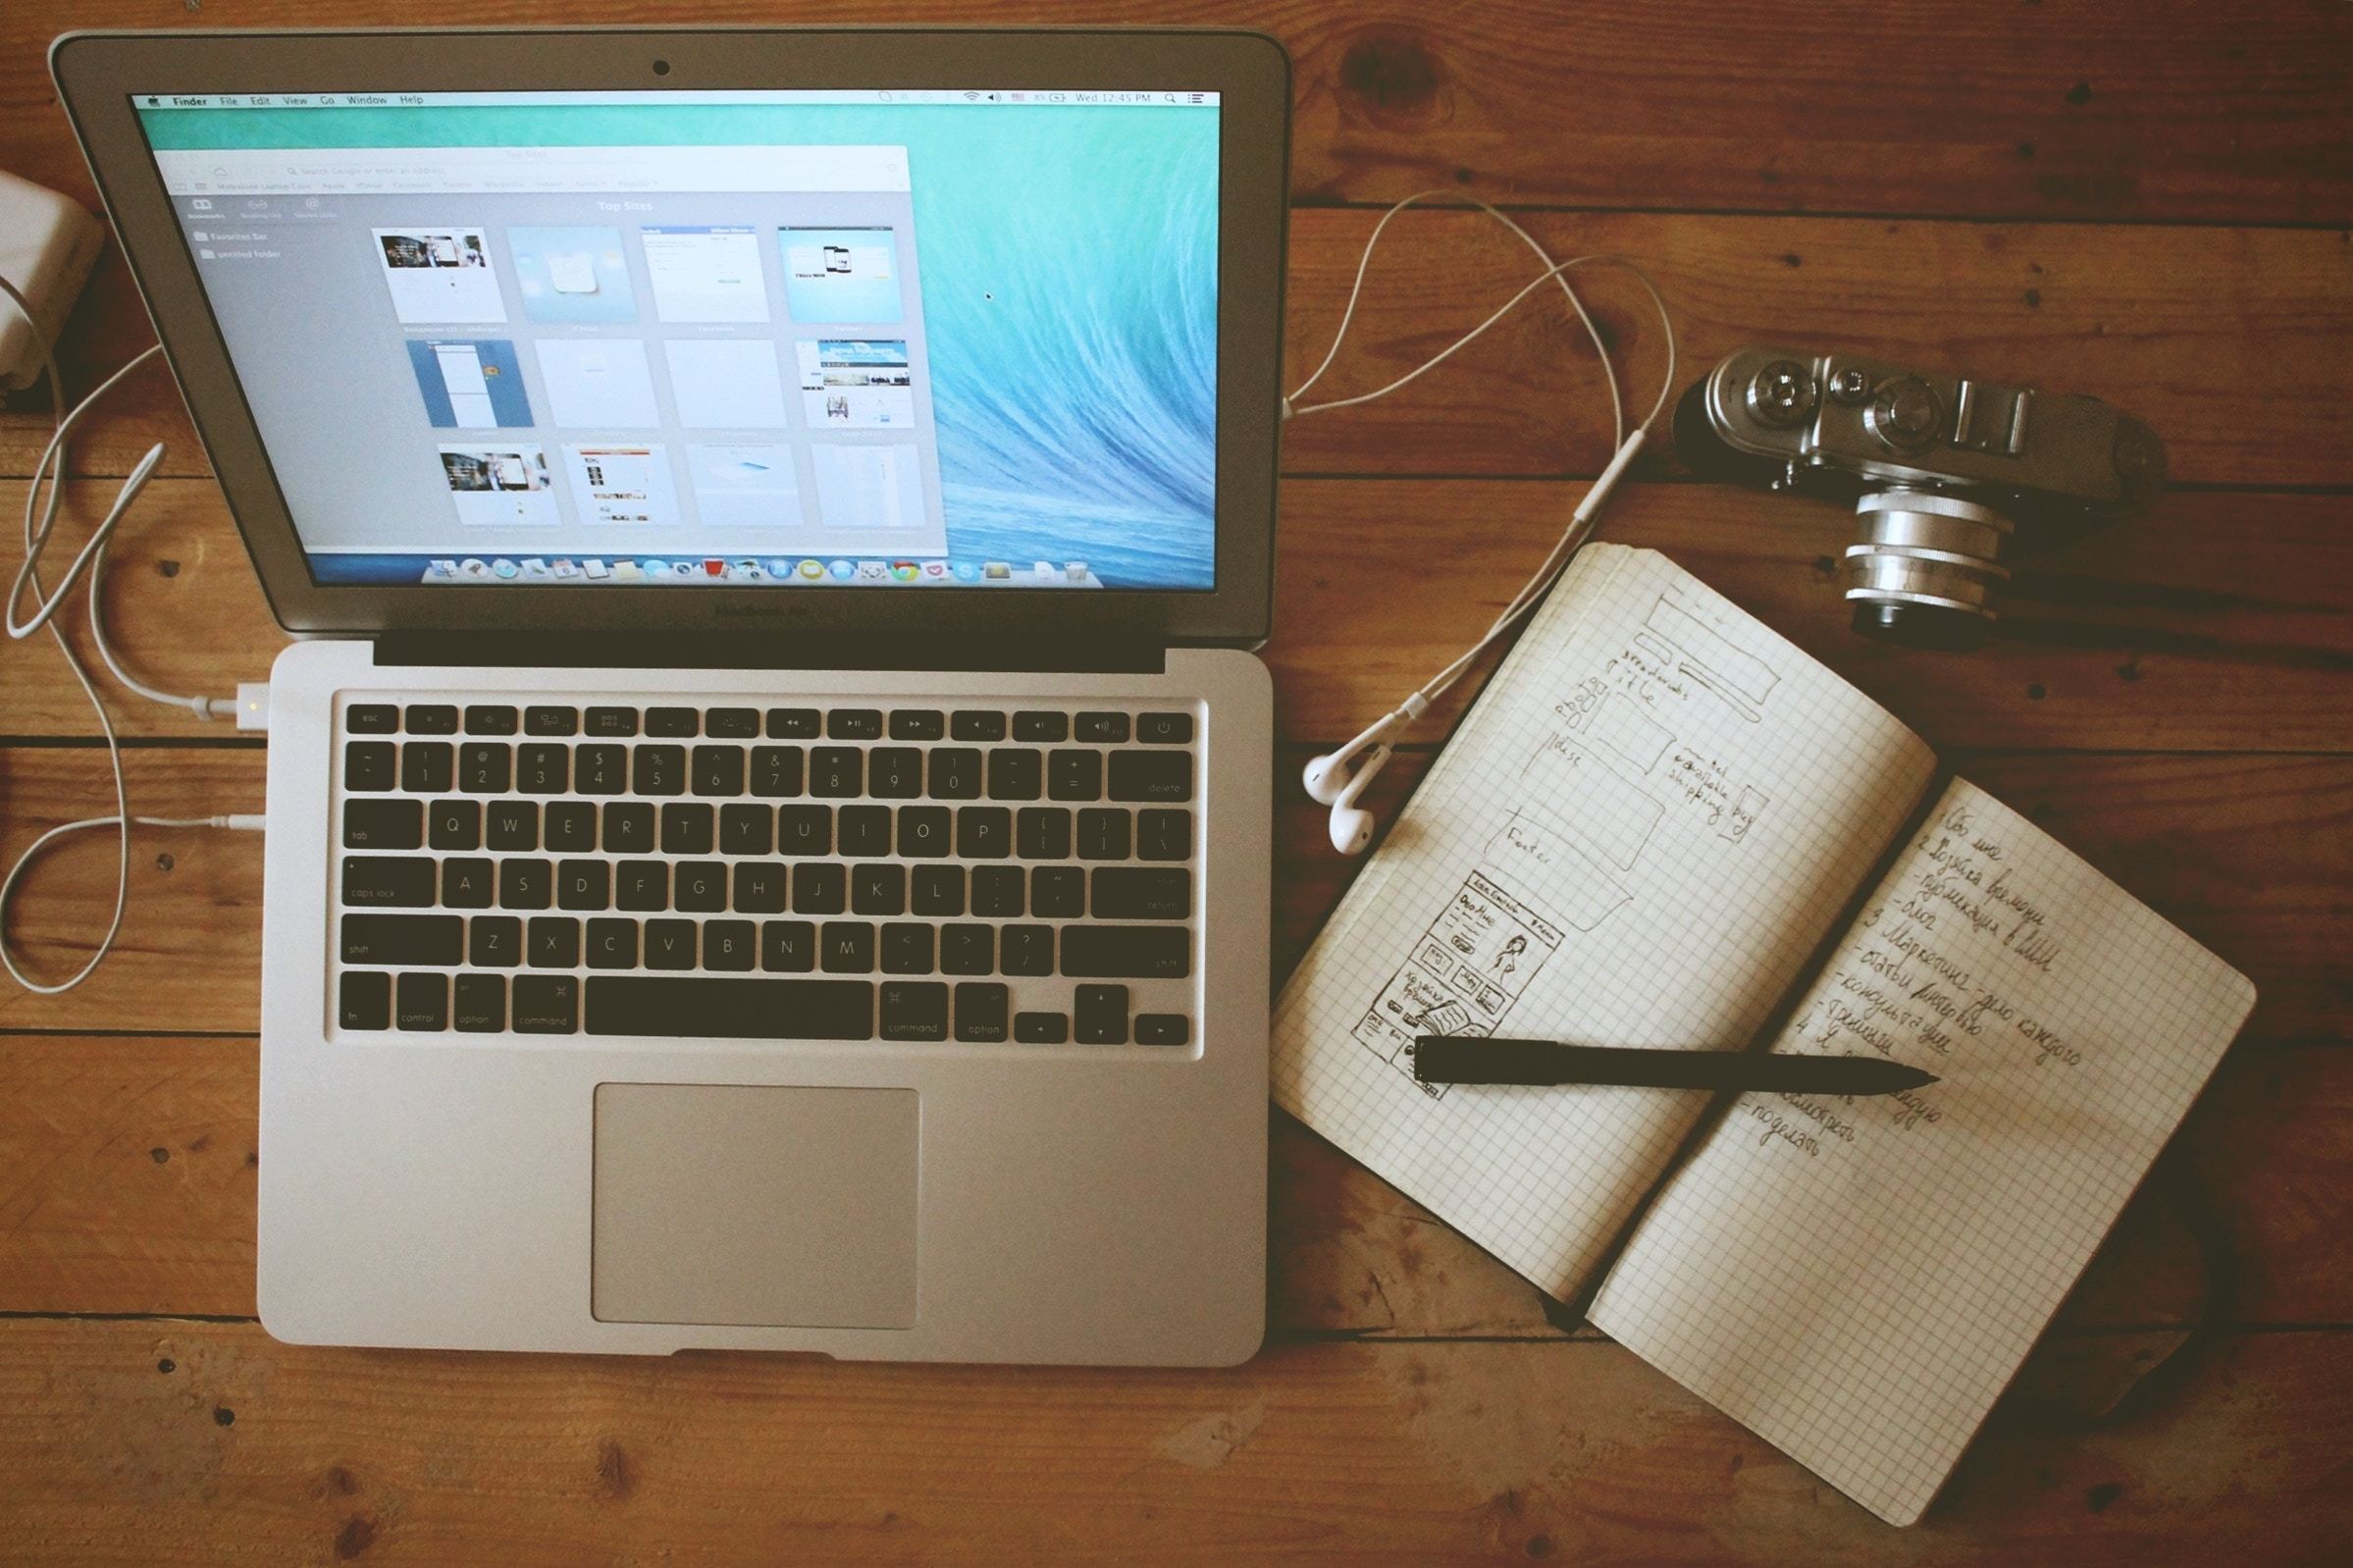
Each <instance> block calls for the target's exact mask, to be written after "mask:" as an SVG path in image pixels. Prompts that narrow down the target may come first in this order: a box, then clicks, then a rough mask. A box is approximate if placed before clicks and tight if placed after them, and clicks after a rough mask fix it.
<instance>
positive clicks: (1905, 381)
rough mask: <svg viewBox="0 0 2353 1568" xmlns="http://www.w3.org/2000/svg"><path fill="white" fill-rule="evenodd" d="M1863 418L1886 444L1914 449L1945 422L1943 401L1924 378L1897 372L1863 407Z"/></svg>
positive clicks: (1929, 440) (1934, 436) (1931, 439)
mask: <svg viewBox="0 0 2353 1568" xmlns="http://www.w3.org/2000/svg"><path fill="white" fill-rule="evenodd" d="M1862 420H1863V423H1864V425H1866V426H1868V427H1869V429H1870V432H1871V434H1872V435H1874V436H1876V437H1878V438H1879V439H1880V441H1881V442H1883V443H1884V444H1887V445H1888V446H1891V447H1893V448H1894V449H1895V450H1897V451H1900V452H1916V451H1919V450H1921V449H1922V448H1923V447H1925V446H1927V445H1928V444H1929V443H1930V442H1933V441H1934V440H1936V433H1937V431H1938V430H1939V429H1941V428H1942V427H1943V425H1944V422H1945V405H1944V404H1943V403H1941V402H1939V401H1938V400H1937V395H1936V389H1935V388H1934V387H1931V386H1929V385H1928V383H1927V382H1925V381H1923V380H1921V379H1920V378H1919V377H1917V376H1899V377H1897V378H1896V379H1895V380H1893V381H1890V382H1885V383H1882V384H1881V386H1880V388H1879V395H1878V396H1876V397H1874V398H1872V399H1871V406H1870V407H1868V408H1866V409H1864V410H1863V415H1862Z"/></svg>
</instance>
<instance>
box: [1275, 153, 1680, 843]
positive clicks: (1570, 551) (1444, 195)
mask: <svg viewBox="0 0 2353 1568" xmlns="http://www.w3.org/2000/svg"><path fill="white" fill-rule="evenodd" d="M1434 198H1435V199H1439V200H1443V201H1446V202H1448V203H1459V204H1461V205H1466V206H1470V207H1475V208H1477V209H1478V210H1479V211H1481V212H1484V213H1486V214H1487V215H1488V216H1489V217H1490V218H1492V219H1494V220H1495V221H1496V222H1497V223H1499V224H1501V225H1502V226H1503V227H1504V228H1506V229H1508V230H1510V231H1511V232H1512V233H1513V234H1515V235H1519V236H1520V238H1521V239H1522V240H1524V241H1525V242H1526V243H1527V245H1528V248H1529V249H1531V250H1533V251H1535V252H1536V254H1537V256H1538V258H1539V259H1540V260H1542V261H1543V264H1544V270H1543V272H1541V273H1538V274H1537V275H1536V277H1534V278H1532V279H1530V280H1529V282H1528V283H1527V285H1526V286H1525V287H1522V288H1521V289H1520V290H1519V292H1517V293H1515V294H1513V295H1512V296H1511V297H1510V298H1509V299H1506V300H1505V301H1504V302H1503V303H1502V304H1501V305H1498V306H1497V307H1496V308H1495V310H1494V311H1493V313H1492V314H1490V316H1489V317H1488V318H1487V319H1486V320H1485V321H1483V322H1481V323H1480V324H1479V325H1478V326H1476V327H1474V328H1472V329H1471V330H1470V331H1469V332H1467V333H1464V334H1463V335H1462V336H1461V337H1460V338H1457V339H1456V340H1454V341H1453V342H1451V343H1448V344H1447V345H1446V346H1445V347H1444V348H1441V349H1439V350H1438V352H1437V353H1436V354H1433V355H1432V356H1431V357H1430V358H1428V359H1426V360H1424V361H1423V362H1422V363H1421V364H1419V365H1416V366H1415V367H1414V368H1413V369H1411V370H1409V371H1407V372H1406V373H1405V374H1404V375H1402V376H1399V377H1398V378H1397V379H1396V380H1394V381H1392V382H1390V383H1388V385H1386V386H1385V387H1379V388H1376V389H1374V390H1373V391H1372V392H1362V393H1359V394H1358V395H1356V396H1353V397H1338V398H1333V399H1331V400H1330V401H1327V402H1320V403H1307V404H1301V403H1300V401H1299V399H1300V397H1302V396H1303V395H1305V393H1306V392H1307V391H1308V390H1309V389H1310V388H1312V387H1314V386H1315V384H1316V383H1317V382H1319V381H1321V380H1323V378H1324V373H1325V372H1326V371H1328V370H1330V369H1331V368H1332V365H1333V360H1335V359H1337V358H1338V357H1339V351H1340V343H1341V342H1342V341H1343V340H1345V339H1346V338H1347V336H1348V328H1349V326H1350V325H1351V324H1352V323H1353V322H1354V321H1355V319H1356V303H1357V299H1358V297H1359V296H1360V295H1361V294H1362V293H1363V291H1364V281H1365V273H1366V271H1367V270H1368V269H1369V268H1370V267H1371V266H1372V262H1373V250H1374V247H1375V246H1377V245H1379V244H1380V243H1381V235H1382V232H1383V231H1384V230H1386V229H1387V228H1388V226H1389V221H1390V220H1391V219H1393V218H1395V217H1396V216H1397V214H1399V213H1400V212H1403V211H1404V210H1405V209H1406V208H1408V207H1410V206H1413V205H1415V204H1417V203H1420V202H1424V201H1429V200H1432V199H1434ZM1580 267H1617V268H1620V269H1622V270H1624V271H1626V272H1629V273H1632V274H1633V275H1634V278H1635V281H1636V282H1638V283H1640V284H1641V285H1642V286H1643V290H1644V292H1646V293H1647V294H1648V295H1649V296H1650V304H1651V306H1652V308H1653V309H1655V310H1656V311H1657V312H1658V325H1659V329H1660V334H1661V338H1662V340H1663V342H1664V344H1665V348H1666V371H1665V374H1664V375H1663V376H1662V377H1661V378H1660V381H1659V388H1658V396H1657V398H1656V399H1655V400H1653V401H1652V402H1651V404H1650V411H1649V412H1648V413H1647V414H1645V415H1644V416H1643V418H1642V422H1641V423H1640V424H1638V425H1636V426H1635V427H1634V429H1633V431H1632V432H1629V431H1628V430H1627V429H1626V405H1625V398H1624V394H1623V393H1622V392H1620V390H1619V387H1618V371H1617V366H1616V365H1615V364H1613V363H1612V362H1611V360H1610V357H1609V348H1608V345H1607V344H1606V343H1605V342H1604V341H1603V340H1602V337H1601V332H1600V329H1599V328H1597V327H1596V326H1595V325H1594V318H1593V316H1592V315H1591V314H1590V313H1589V312H1588V311H1587V310H1586V308H1585V302H1584V301H1583V300H1582V299H1580V298H1579V297H1578V295H1577V291H1576V289H1575V288H1573V287H1570V284H1569V279H1568V275H1569V274H1570V273H1571V272H1573V271H1575V270H1576V269H1578V268H1580ZM1547 283H1557V284H1558V285H1559V286H1560V291H1561V293H1562V294H1564V295H1565V296H1567V299H1568V302H1569V308H1570V310H1572V311H1573V312H1575V313H1576V316H1577V320H1578V321H1579V322H1580V323H1581V324H1583V326H1584V328H1585V331H1586V336H1587V337H1589V338H1591V339H1592V340H1593V343H1594V351H1595V353H1596V354H1598V355H1599V356H1600V359H1601V373H1602V377H1603V379H1604V381H1605V382H1606V383H1607V385H1608V387H1609V418H1610V439H1611V441H1612V442H1613V443H1614V444H1615V445H1616V448H1617V450H1616V452H1615V453H1614V454H1613V455H1612V456H1611V457H1610V460H1609V462H1608V464H1607V465H1606V466H1604V467H1603V468H1602V470H1601V474H1600V477H1599V478H1597V479H1595V481H1594V483H1593V485H1592V486H1591V487H1590V488H1589V489H1588V490H1587V491H1586V493H1585V497H1584V499H1582V500H1580V501H1579V502H1578V503H1577V508H1576V510H1575V511H1574V512H1573V513H1571V514H1570V517H1569V522H1568V526H1567V527H1566V528H1565V529H1563V530H1562V531H1561V536H1560V538H1559V540H1558V541H1556V542H1555V543H1554V544H1553V546H1552V549H1551V550H1550V551H1549V552H1548V553H1547V554H1546V555H1545V556H1544V559H1543V562H1542V563H1541V564H1540V565H1539V566H1538V567H1537V569H1536V573H1535V575H1533V576H1532V577H1530V578H1529V579H1528V581H1527V583H1526V584H1524V585H1523V586H1522V587H1521V589H1520V591H1519V593H1517V594H1515V595H1514V596H1513V597H1512V600H1511V602H1510V603H1508V604H1506V605H1504V607H1503V611H1502V613H1501V614H1499V615H1497V616H1496V617H1495V619H1494V622H1493V623H1492V624H1491V625H1490V626H1489V627H1488V629H1487V632H1486V634H1485V635H1484V636H1482V637H1481V638H1480V639H1479V641H1478V642H1476V643H1474V644H1472V645H1471V647H1470V648H1469V649H1467V650H1465V651H1464V653H1462V655H1461V656H1460V657H1458V658H1456V659H1455V660H1454V661H1453V662H1452V663H1450V664H1448V665H1447V666H1446V667H1445V668H1443V669H1441V670H1439V671H1438V673H1437V674H1436V675H1434V676H1432V677H1431V678H1430V679H1429V680H1427V681H1425V682H1424V683H1423V684H1422V685H1421V686H1419V687H1417V688H1416V689H1415V690H1414V691H1413V692H1411V693H1409V694H1408V695H1407V696H1406V699H1405V701H1404V702H1402V703H1400V704H1398V705H1397V706H1395V707H1394V708H1391V709H1390V710H1389V711H1388V712H1386V713H1384V714H1383V715H1382V716H1381V717H1380V718H1378V719H1375V720H1374V721H1373V722H1372V723H1371V724H1370V725H1368V726H1366V728H1365V729H1364V731H1363V732H1362V733H1361V734H1359V735H1358V736H1357V737H1356V738H1355V739H1354V740H1352V741H1350V742H1348V743H1347V744H1346V745H1345V746H1342V747H1340V748H1339V749H1338V750H1337V751H1334V752H1330V753H1327V754H1326V755H1324V756H1322V757H1319V758H1315V759H1314V760H1313V761H1311V762H1309V763H1308V764H1307V768H1306V771H1305V773H1304V775H1303V781H1304V783H1305V784H1306V786H1307V793H1308V794H1309V795H1310V796H1312V797H1313V798H1314V799H1315V800H1316V801H1317V802H1319V803H1320V804H1322V805H1325V806H1329V807H1331V808H1332V845H1333V848H1334V849H1336V850H1338V851H1339V852H1340V853H1341V854H1343V855H1355V854H1358V853H1360V852H1362V851H1363V849H1364V848H1365V846H1366V845H1368V844H1370V843H1371V842H1372V841H1373V827H1374V822H1373V814H1372V812H1370V811H1368V810H1365V809H1364V808H1363V807H1362V806H1361V805H1359V804H1358V803H1359V802H1360V800H1361V799H1362V798H1363V795H1364V792H1365V790H1366V789H1367V788H1368V787H1369V786H1370V785H1371V784H1372V782H1373V780H1374V778H1375V777H1376V776H1378V775H1379V773H1380V772H1381V770H1382V768H1384V767H1386V765H1387V764H1388V759H1389V758H1390V756H1391V755H1393V750H1394V748H1393V743H1394V741H1395V739H1396V737H1397V736H1398V735H1399V734H1401V733H1402V732H1403V731H1404V730H1405V729H1406V728H1408V727H1409V726H1410V725H1412V724H1413V723H1414V722H1415V721H1416V720H1418V719H1419V718H1421V716H1422V715H1423V714H1424V713H1426V712H1428V711H1429V709H1430V706H1431V705H1432V704H1433V703H1435V702H1437V701H1438V699H1439V698H1440V697H1441V696H1443V695H1444V694H1445V692H1446V690H1447V688H1449V687H1451V686H1452V685H1453V684H1454V683H1455V682H1456V681H1459V680H1460V679H1462V677H1463V675H1464V674H1465V673H1466V672H1468V671H1469V669H1470V668H1471V666H1472V665H1473V664H1475V663H1477V662H1478V660H1479V656H1480V655H1481V654H1482V653H1486V652H1487V651H1488V649H1489V648H1490V647H1492V646H1493V644H1494V643H1495V641H1496V639H1498V638H1500V637H1502V636H1503V635H1504V633H1506V632H1507V631H1509V630H1510V629H1511V628H1512V627H1513V626H1514V625H1515V624H1516V623H1517V622H1518V621H1519V619H1520V617H1522V616H1523V615H1525V614H1527V613H1528V611H1530V610H1531V609H1533V608H1535V607H1536V605H1538V604H1539V603H1541V602H1543V597H1544V594H1545V591H1546V590H1548V589H1549V588H1550V587H1551V586H1552V582H1553V580H1554V579H1555V578H1557V577H1558V576H1559V575H1560V574H1561V571H1562V570H1563V569H1564V568H1565V567H1566V566H1567V565H1568V563H1569V560H1570V558H1571V557H1572V556H1574V555H1575V554H1576V552H1577V549H1578V548H1579V547H1580V546H1582V545H1583V544H1584V543H1585V542H1586V540H1587V539H1589V538H1591V537H1592V534H1593V529H1594V522H1595V518H1596V517H1598V516H1599V515H1600V511H1601V507H1602V505H1603V503H1604V502H1606V501H1607V500H1608V499H1609V496H1610V492H1611V491H1613V490H1615V489H1616V488H1617V484H1618V481H1619V480H1620V479H1621V478H1623V477H1624V475H1625V473H1626V470H1627V468H1628V467H1629V466H1630V465H1631V464H1632V463H1633V461H1634V459H1635V457H1636V456H1637V454H1639V453H1640V452H1641V450H1642V448H1643V443H1644V441H1645V439H1646V438H1647V436H1648V434H1649V430H1650V427H1651V425H1652V424H1654V423H1655V422H1656V421H1657V419H1658V416H1659V414H1660V413H1661V412H1663V411H1664V410H1665V408H1666V406H1667V399H1668V398H1669V397H1670V396H1672V395H1673V393H1674V390H1675V323H1674V321H1673V320H1672V318H1670V317H1669V316H1668V314H1667V306H1666V300H1665V299H1664V298H1662V297H1661V296H1660V294H1659V292H1658V287H1657V285H1655V284H1653V283H1652V282H1651V281H1650V276H1649V274H1647V273H1646V272H1645V271H1643V269H1642V268H1641V267H1640V266H1639V265H1637V264H1636V263H1635V262H1633V261H1630V260H1628V259H1627V258H1626V257H1623V256H1610V255H1590V256H1573V257H1571V258H1570V259H1569V260H1567V261H1554V260H1553V259H1552V255H1551V253H1550V252H1549V251H1547V250H1545V249H1544V247H1543V244H1542V243H1540V242H1539V241H1538V240H1537V238H1536V236H1535V235H1531V234H1530V233H1529V232H1528V231H1527V230H1526V229H1523V228H1522V227H1520V225H1519V224H1517V223H1515V222H1514V221H1513V220H1512V219H1511V217H1510V216H1509V215H1508V214H1506V213H1504V212H1502V211H1500V210H1499V209H1497V208H1495V207H1491V206H1490V205H1489V204H1488V203H1486V202H1484V201H1481V200H1479V199H1478V198H1477V197H1474V196H1464V195H1462V194H1460V193H1459V192H1456V191H1450V190H1424V191H1419V192H1416V193H1415V194H1413V195H1410V196H1408V197H1406V198H1405V199H1404V200H1403V201H1400V202H1398V203H1397V204H1396V205H1395V206H1392V207H1391V208H1389V209H1388V211H1386V212H1385V213H1383V214H1382V215H1381V221H1380V222H1379V223H1377V224H1375V225H1374V226H1373V233H1372V235H1371V236H1370V237H1369V238H1367V239H1366V240H1365V248H1364V254H1363V255H1362V256H1360V257H1359V258H1358V259H1357V263H1356V281H1355V283H1354V284H1353V285H1352V286H1351V287H1349V289H1348V303H1347V307H1346V308H1345V309H1344V310H1342V311H1341V313H1340V323H1339V329H1338V331H1336V332H1334V333H1333V337H1332V346H1331V348H1330V349H1328V350H1327V351H1326V352H1325V354H1324V362H1323V363H1322V364H1320V365H1318V366H1317V367H1316V368H1315V372H1314V374H1312V375H1310V376H1309V377H1308V378H1307V380H1305V381H1304V382H1301V383H1300V384H1299V386H1298V388H1297V389H1296V390H1295V391H1293V392H1292V393H1291V394H1290V395H1289V396H1288V397H1285V398H1284V399H1283V400H1282V414H1283V417H1284V418H1285V419H1299V418H1304V417H1305V416H1307V415H1309V414H1320V413H1325V412H1328V411H1330V410H1332V409H1335V408H1351V407H1354V406H1356V405H1357V404H1359V403H1369V402H1371V401H1373V400H1374V399H1375V398H1379V397H1386V396H1387V395H1388V394H1389V393H1390V392H1395V391H1396V390H1397V389H1398V388H1400V387H1403V386H1405V385H1407V384H1408V383H1410V382H1413V381H1415V380H1417V379H1419V378H1420V377H1422V376H1424V375H1426V374H1428V373H1429V372H1430V371H1432V370H1435V369H1436V368H1438V366H1439V365H1441V364H1443V363H1445V362H1446V361H1447V360H1448V359H1450V358H1452V357H1453V356H1454V355H1455V354H1456V353H1457V352H1459V351H1460V350H1462V349H1464V348H1466V347H1468V346H1469V345H1470V344H1471V343H1473V342H1475V341H1477V340H1478V339H1479V338H1480V337H1481V336H1482V335H1484V334H1485V333H1486V332H1487V331H1488V329H1490V327H1493V326H1494V325H1495V324H1496V323H1497V322H1499V321H1501V320H1502V319H1503V318H1504V317H1505V316H1508V315H1510V314H1511V312H1512V311H1513V310H1515V309H1516V308H1518V306H1519V305H1520V303H1521V301H1523V300H1525V299H1526V298H1527V297H1528V296H1529V295H1531V294H1533V293H1535V292H1536V291H1537V290H1538V289H1540V288H1542V287H1543V286H1544V285H1545V284H1547Z"/></svg>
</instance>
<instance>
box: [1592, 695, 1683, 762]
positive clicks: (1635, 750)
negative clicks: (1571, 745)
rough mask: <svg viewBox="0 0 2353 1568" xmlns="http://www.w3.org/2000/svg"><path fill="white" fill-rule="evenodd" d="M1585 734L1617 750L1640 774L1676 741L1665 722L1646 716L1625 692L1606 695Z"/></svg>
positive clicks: (1594, 711)
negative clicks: (1658, 721) (1661, 722)
mask: <svg viewBox="0 0 2353 1568" xmlns="http://www.w3.org/2000/svg"><path fill="white" fill-rule="evenodd" d="M1585 737H1586V739H1588V740H1590V741H1595V742H1597V743H1599V744H1600V745H1602V746H1606V747H1607V748H1609V750H1611V751H1612V752H1614V753H1616V754H1617V755H1618V757H1619V758H1622V759H1623V760H1624V761H1625V762H1626V763H1627V764H1628V765H1629V766H1631V767H1632V768H1633V769H1634V770H1635V771H1636V772H1637V773H1647V772H1649V771H1650V769H1652V768H1654V767H1656V766H1657V765H1658V759H1659V758H1662V757H1664V756H1666V754H1667V748H1668V747H1669V746H1671V745H1673V744H1674V740H1675V735H1674V732H1673V731H1672V730H1669V729H1668V728H1667V727H1666V726H1665V725H1664V724H1660V723H1657V722H1655V721H1654V720H1652V719H1650V718H1647V717H1646V716H1645V715H1644V713H1643V710H1642V709H1641V708H1640V707H1638V706H1635V702H1634V699H1633V698H1631V697H1628V696H1626V695H1625V694H1624V693H1622V692H1613V693H1611V694H1610V695H1609V696H1607V697H1605V698H1603V699H1602V700H1601V702H1600V704H1599V705H1598V706H1595V708H1594V710H1593V712H1592V713H1591V715H1590V716H1588V717H1587V719H1586V723H1585Z"/></svg>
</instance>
